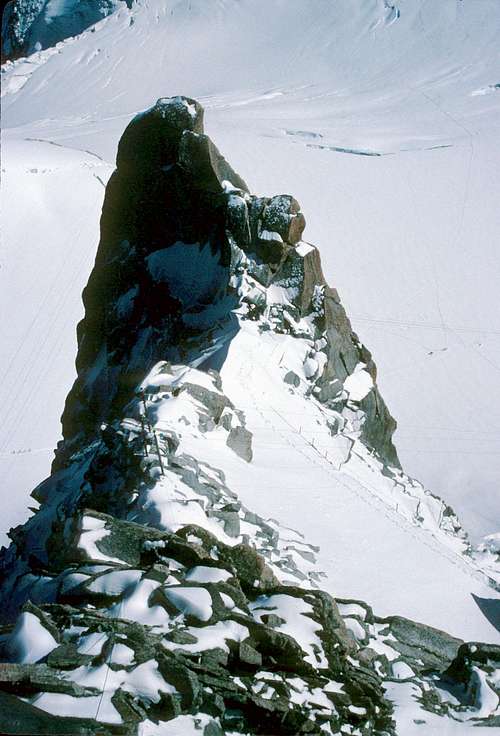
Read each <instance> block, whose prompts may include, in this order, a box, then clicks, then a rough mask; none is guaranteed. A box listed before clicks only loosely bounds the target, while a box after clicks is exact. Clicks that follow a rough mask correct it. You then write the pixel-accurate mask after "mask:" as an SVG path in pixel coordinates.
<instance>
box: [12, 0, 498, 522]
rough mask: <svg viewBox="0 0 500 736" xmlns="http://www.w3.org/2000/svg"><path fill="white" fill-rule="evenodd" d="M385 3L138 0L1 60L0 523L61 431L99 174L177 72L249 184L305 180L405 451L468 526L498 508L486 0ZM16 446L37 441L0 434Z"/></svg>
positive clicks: (298, 188)
mask: <svg viewBox="0 0 500 736" xmlns="http://www.w3.org/2000/svg"><path fill="white" fill-rule="evenodd" d="M393 6H394V7H389V4H388V3H385V2H382V1H380V2H377V1H376V0H357V1H356V2H352V1H351V0H343V2H337V3H330V2H326V0H310V1H309V2H307V3H304V2H300V1H299V0H291V1H290V0H288V1H287V2H279V1H278V0H276V1H275V2H272V3H269V2H263V1H262V0H258V1H257V2H250V0H244V1H243V2H235V1H232V0H220V2H211V3H207V2H206V1H205V0H197V1H191V2H187V1H184V0H183V1H179V0H177V1H174V0H161V1H160V0H158V1H157V2H155V3H152V2H149V3H148V2H146V1H145V0H144V2H138V3H137V4H136V5H135V6H134V7H133V9H132V10H131V11H129V10H126V9H123V10H120V11H118V12H117V13H115V14H114V15H112V16H110V17H108V18H107V19H106V20H104V21H102V22H100V23H99V24H98V25H97V26H96V27H95V29H92V30H89V31H86V32H84V33H83V34H82V35H81V36H79V37H77V38H76V39H68V40H67V41H66V42H64V43H62V44H59V45H58V47H57V48H55V49H49V50H47V51H42V52H39V53H36V54H34V55H33V56H31V57H30V58H29V60H19V61H17V62H15V63H14V64H8V65H6V67H5V68H4V74H3V85H2V92H3V94H4V97H3V106H2V113H3V115H2V118H3V120H2V124H3V151H2V152H3V161H2V167H3V168H4V169H5V172H4V174H3V180H2V198H3V213H4V214H3V230H4V232H5V234H4V238H3V248H4V256H3V264H2V265H3V269H2V277H3V279H4V280H5V283H6V286H5V287H3V288H2V299H5V300H6V305H5V307H6V308H7V309H8V312H9V315H11V316H9V320H8V321H7V322H4V323H3V325H2V341H3V342H2V344H3V345H4V346H5V354H6V357H7V360H12V363H11V365H9V364H8V363H7V364H6V371H7V372H6V374H5V377H4V380H3V381H2V386H1V391H2V397H1V400H2V406H7V408H9V402H11V401H12V399H13V397H14V396H16V402H17V406H16V407H15V410H11V412H10V413H8V414H6V416H5V420H4V422H3V424H2V445H3V450H2V452H4V453H7V454H6V455H4V456H2V458H1V461H2V465H3V467H4V468H5V470H3V471H2V472H3V477H4V478H5V474H6V473H8V476H7V483H8V486H9V489H10V491H9V493H10V494H11V496H12V497H13V498H15V499H16V503H15V505H14V506H13V507H12V517H11V518H7V519H6V522H5V525H6V526H7V527H8V526H9V525H10V524H11V523H15V522H16V521H19V520H20V519H21V518H22V517H23V516H24V514H25V511H24V510H23V509H21V508H19V506H18V502H19V503H23V502H24V499H25V495H24V494H25V493H26V492H28V491H29V489H30V488H31V486H32V484H33V481H34V480H35V477H36V476H38V478H40V477H41V475H43V474H45V473H46V471H47V469H48V461H49V451H48V450H46V449H40V448H48V447H52V446H53V445H54V444H55V442H56V440H57V439H58V436H59V426H58V419H57V415H58V414H59V408H57V407H61V406H62V402H63V397H64V396H65V394H66V393H67V390H68V388H69V385H70V384H71V382H72V379H73V370H72V368H71V364H72V361H73V355H74V347H75V341H74V324H75V322H76V321H77V319H78V317H79V315H80V299H79V293H80V291H81V288H82V287H83V285H84V284H85V282H86V280H87V277H88V273H89V270H90V267H91V264H92V258H93V253H94V252H95V246H96V242H97V223H98V217H99V212H100V207H101V202H102V195H103V188H102V185H101V183H100V182H99V180H98V179H97V178H96V177H95V176H94V174H96V175H97V176H99V177H100V179H102V181H103V182H104V181H106V178H107V176H109V173H110V171H111V167H112V165H113V159H114V154H115V149H116V143H117V139H118V137H119V135H120V133H121V131H122V130H123V128H124V126H125V124H126V122H127V121H128V120H129V119H130V118H131V117H132V116H133V115H134V114H135V112H136V111H138V110H140V109H143V108H144V107H147V106H148V105H150V104H151V102H152V101H153V100H154V99H156V98H157V97H158V96H160V95H167V94H174V93H178V92H182V93H184V94H189V95H192V96H194V97H197V98H198V99H200V100H201V101H202V102H203V104H204V106H205V108H206V109H207V115H206V118H207V120H206V122H207V130H208V132H209V133H210V134H211V135H212V136H213V137H214V139H216V140H217V142H218V144H219V146H220V147H221V149H222V150H223V152H224V153H225V154H226V155H227V157H228V158H229V160H231V162H232V163H233V165H234V166H235V168H236V169H237V170H240V171H242V172H245V173H246V174H247V175H248V179H249V183H250V185H251V187H252V189H253V190H255V191H260V192H262V193H268V192H276V191H280V190H282V191H293V193H294V194H295V195H296V196H297V197H298V199H299V200H300V201H301V203H302V206H303V209H304V211H305V212H306V213H307V214H308V220H309V222H308V229H307V231H306V232H307V237H308V239H309V240H311V241H312V242H315V243H316V244H317V245H318V246H319V248H320V250H321V253H322V256H323V263H324V267H325V272H326V275H327V278H328V279H329V280H330V282H331V283H333V284H334V285H335V286H336V287H338V289H339V292H340V294H341V297H342V299H343V302H344V304H345V306H346V308H347V311H348V313H349V314H350V316H351V317H352V318H353V323H354V326H355V328H356V329H357V331H358V332H359V334H360V336H361V337H362V339H363V341H364V342H366V344H367V345H368V346H369V347H370V348H371V349H372V351H373V353H374V355H375V358H376V360H377V363H378V366H379V384H380V387H381V391H382V394H383V395H384V396H385V398H386V400H387V402H388V404H389V406H390V408H391V410H392V413H393V414H394V415H395V416H396V417H397V419H398V421H399V426H400V429H399V431H398V433H397V434H396V444H397V447H398V450H399V453H400V457H401V459H402V462H403V465H404V467H405V469H406V470H407V471H408V472H410V473H411V474H413V475H415V476H417V477H419V478H420V479H422V480H423V481H424V482H425V483H426V484H427V485H428V486H430V487H431V488H432V489H433V490H434V491H435V492H437V493H439V494H440V495H442V496H443V497H444V498H445V499H446V500H447V501H448V502H450V503H451V504H452V505H453V506H454V507H455V508H456V510H457V511H458V512H459V514H460V516H461V517H462V519H463V520H464V522H465V525H466V527H468V528H469V530H470V531H471V532H472V533H474V534H475V535H480V534H484V533H487V532H491V531H495V530H496V529H497V528H498V524H497V519H498V494H497V492H496V491H497V488H498V481H499V477H500V471H499V468H498V465H499V463H498V460H499V451H498V442H497V438H498V432H499V422H500V392H498V390H497V386H498V373H499V370H500V343H499V338H500V325H499V319H498V307H497V297H496V291H497V282H498V276H499V275H500V274H499V267H498V258H497V254H496V252H494V247H495V230H496V229H497V228H498V225H499V224H500V223H499V214H498V207H497V205H496V203H497V200H498V193H499V177H498V170H499V166H498V164H499V161H498V155H499V154H498V145H497V141H498V125H499V123H498V119H499V118H498V108H499V105H500V92H499V91H498V89H497V88H496V87H495V85H496V84H497V83H498V82H499V81H500V69H499V64H498V56H497V43H496V39H497V38H498V31H499V29H500V8H499V6H498V3H497V2H495V0H491V1H490V0H484V1H482V2H480V3H478V2H470V1H467V0H464V1H461V2H459V1H458V0H457V1H455V0H443V1H442V2H440V3H431V2H428V1H426V0H406V1H403V0H400V2H397V3H393ZM132 51H133V52H132ZM30 138H36V139H43V140H44V141H51V142H54V143H57V144H59V146H63V147H64V148H60V147H59V146H53V145H50V144H48V143H47V142H45V143H35V142H33V141H27V140H26V139H30ZM73 149H78V151H77V152H76V153H75V151H74V150H73ZM339 149H341V150H339ZM86 151H92V153H93V154H95V155H97V156H100V157H102V158H103V159H104V161H103V162H101V161H100V160H99V159H98V158H96V157H95V155H92V154H90V153H86ZM360 153H361V154H363V153H364V154H366V153H372V154H373V153H378V154H382V155H377V156H376V155H359V154H360ZM33 168H36V169H38V170H40V171H41V169H43V168H50V169H51V171H50V172H46V173H44V174H43V176H42V173H38V172H37V173H36V174H35V173H32V172H31V171H30V169H33ZM49 182H50V184H49ZM20 202H23V206H21V207H20V206H19V203H20ZM12 203H14V204H15V205H16V206H13V205H12ZM63 218H64V219H63ZM21 245H22V251H21ZM42 245H43V248H42V247H41V246H42ZM20 258H21V259H22V260H21V263H20V262H19V259H20ZM23 262H24V263H26V266H23V265H22V264H23ZM27 264H29V266H28V265H27ZM29 279H32V281H31V283H30V286H29V288H28V289H27V288H26V283H27V280H29ZM59 281H62V282H63V283H64V284H65V289H64V295H63V294H61V291H60V289H58V288H54V287H55V286H56V285H57V283H59ZM66 286H67V289H68V291H67V292H66ZM19 294H22V295H23V298H22V300H21V299H19ZM20 303H21V304H22V306H19V304H20ZM13 304H15V305H16V308H15V309H12V305H13ZM2 311H4V309H3V310H2ZM30 325H33V326H32V327H30ZM27 332H28V334H26V333H27ZM42 419H43V423H42ZM41 425H43V426H41ZM23 448H24V449H26V448H32V451H33V452H32V453H31V454H28V453H27V454H24V455H12V454H10V453H11V451H12V450H18V449H23ZM35 451H36V453H38V454H35ZM9 478H10V480H9ZM479 497H480V502H479V503H478V498H479ZM21 499H23V501H21Z"/></svg>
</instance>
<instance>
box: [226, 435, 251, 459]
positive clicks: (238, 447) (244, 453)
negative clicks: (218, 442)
mask: <svg viewBox="0 0 500 736" xmlns="http://www.w3.org/2000/svg"><path fill="white" fill-rule="evenodd" d="M226 442H227V446H228V447H230V448H231V450H234V452H235V453H236V454H237V455H239V457H241V459H242V460H246V461H247V463H249V462H250V461H251V459H252V457H253V452H252V433H251V432H249V431H248V429H245V427H234V428H233V429H231V430H230V432H229V434H228V437H227V440H226Z"/></svg>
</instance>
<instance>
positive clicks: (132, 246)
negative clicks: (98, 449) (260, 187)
mask: <svg viewBox="0 0 500 736" xmlns="http://www.w3.org/2000/svg"><path fill="white" fill-rule="evenodd" d="M304 227H305V218H304V215H303V213H302V212H301V210H300V205H299V204H298V202H297V201H296V200H295V199H294V198H293V197H292V196H290V195H278V196H275V197H271V198H262V197H256V196H253V195H250V194H249V192H248V187H247V185H246V184H245V182H244V181H243V179H241V177H240V176H239V175H238V174H236V173H235V172H234V171H233V170H232V168H231V167H230V165H229V164H228V163H227V162H226V161H225V159H224V158H223V156H222V155H221V154H220V152H219V151H218V150H217V148H216V146H215V145H214V144H213V143H212V141H211V140H210V139H209V138H208V137H207V136H206V135H205V134H204V133H203V109H202V107H201V105H199V103H197V102H196V101H194V100H191V99H188V98H181V97H175V98H165V99H160V100H158V102H157V103H156V105H154V106H153V107H152V108H151V109H150V110H147V111H146V112H145V113H142V114H140V115H138V116H137V117H136V118H135V119H134V120H132V122H131V123H130V124H129V125H128V127H127V129H126V130H125V132H124V134H123V136H122V138H121V140H120V143H119V146H118V154H117V168H116V171H115V173H114V174H113V176H112V177H111V180H110V182H109V184H108V187H107V190H106V197H105V201H104V206H103V212H102V218H101V240H100V244H99V248H98V252H97V257H96V262H95V266H94V270H93V272H92V274H91V277H90V279H89V282H88V285H87V287H86V288H85V291H84V295H83V300H84V305H85V317H84V319H83V320H82V322H81V323H80V324H79V326H78V356H77V361H76V367H77V372H78V378H77V380H76V382H75V385H74V386H73V388H72V390H71V392H70V394H69V396H68V399H67V402H66V408H65V411H64V414H63V418H62V422H63V434H64V439H65V446H64V447H65V450H64V452H66V453H67V451H68V450H70V451H71V450H72V449H73V448H74V447H75V446H76V445H77V444H78V443H81V442H83V441H86V440H88V439H89V437H91V436H92V435H93V434H94V433H95V432H96V430H97V429H98V427H99V426H100V425H101V424H102V423H103V422H109V421H111V420H112V419H114V418H116V417H117V416H119V415H120V412H121V411H122V410H123V407H124V406H125V405H126V403H127V401H129V400H130V398H131V396H132V395H133V392H134V390H135V388H136V386H137V385H138V383H139V382H140V381H141V380H142V378H143V376H144V375H145V374H146V373H147V372H148V371H149V370H150V369H151V368H152V366H153V365H154V364H155V363H157V362H158V361H159V360H169V361H171V362H174V363H180V362H184V363H189V362H191V361H192V360H193V358H195V357H196V356H197V355H200V354H202V353H203V351H206V350H208V349H209V346H210V345H211V344H213V343H214V342H215V341H217V339H218V335H220V334H222V333H227V332H228V331H229V332H230V331H231V330H237V324H236V320H235V318H234V315H233V314H232V311H233V310H235V309H236V308H237V307H239V306H241V305H242V304H243V305H247V313H246V314H243V315H242V316H243V318H252V319H259V318H263V321H264V322H266V324H267V325H270V326H271V328H272V329H275V330H277V331H281V332H287V333H290V334H294V323H300V321H301V320H303V319H304V318H305V319H307V320H308V335H307V336H308V337H310V338H312V339H313V340H315V341H317V342H318V344H320V345H321V347H320V348H319V349H318V350H317V351H316V353H318V355H312V356H311V361H310V364H311V366H313V368H314V366H315V365H317V366H318V367H317V369H314V370H312V372H310V374H309V375H308V376H307V378H308V379H309V381H310V384H311V386H310V389H311V392H312V391H313V390H314V391H315V392H316V393H318V394H319V396H320V398H321V399H322V400H324V401H325V403H328V402H329V401H331V400H332V399H333V401H334V405H335V409H336V410H342V408H343V407H344V406H346V405H347V402H349V401H351V404H352V402H354V407H353V408H354V411H359V413H360V430H361V433H362V437H363V439H364V441H365V443H366V444H368V445H369V446H370V447H371V448H373V449H374V450H375V451H376V452H378V453H379V454H380V456H381V457H382V458H383V459H384V461H387V462H388V463H390V464H391V465H393V466H396V467H397V466H398V465H399V463H398V458H397V454H396V451H395V448H394V445H393V444H392V440H391V437H392V433H393V431H394V429H395V427H396V423H395V421H394V420H393V418H392V417H391V415H390V414H389V412H388V410H387V407H386V405H385V403H384V401H383V399H382V397H381V396H380V393H379V391H378V389H377V386H376V368H375V365H374V363H373V361H372V359H371V356H370V353H369V352H368V350H367V349H366V348H365V347H364V346H363V345H361V344H360V342H359V340H358V338H357V336H356V335H355V334H354V333H353V331H352V328H351V325H350V322H349V320H348V318H347V315H346V313H345V310H344V309H343V307H342V305H341V303H340V300H339V297H338V295H337V293H336V291H335V290H334V289H330V288H329V287H328V286H327V285H326V283H325V279H324V276H323V273H322V270H321V262H320V257H319V252H318V251H317V249H316V248H314V247H313V246H311V245H309V244H307V243H303V242H302V241H301V240H300V238H301V236H302V233H303V230H304ZM243 271H245V278H244V279H242V272H243ZM360 369H361V370H363V372H364V374H365V375H366V378H367V379H368V381H369V382H370V386H369V390H368V391H365V392H364V394H363V395H359V396H358V395H356V396H354V395H353V396H350V395H349V393H348V392H345V391H344V393H343V394H342V391H341V390H340V392H339V391H337V393H336V394H333V395H332V393H331V390H330V387H331V386H332V385H335V386H339V387H341V386H342V387H343V384H344V381H345V379H347V378H348V377H349V376H350V375H351V374H353V373H354V372H355V371H356V370H360ZM332 405H333V404H332ZM62 455H63V454H61V455H60V458H59V459H60V461H62Z"/></svg>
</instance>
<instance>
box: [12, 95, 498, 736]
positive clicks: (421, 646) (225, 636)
mask: <svg viewBox="0 0 500 736" xmlns="http://www.w3.org/2000/svg"><path fill="white" fill-rule="evenodd" d="M304 227H305V218H304V215H303V213H302V211H301V208H300V205H299V203H298V202H297V201H296V200H295V199H294V198H293V197H292V196H290V195H278V196H274V197H271V198H268V197H258V196H255V195H252V194H250V192H249V191H248V187H247V185H246V183H245V182H244V180H243V179H242V178H241V177H240V176H239V175H238V174H236V173H235V171H234V170H233V169H232V168H231V166H230V165H229V164H228V163H227V162H226V161H225V159H224V158H223V157H222V155H221V154H220V152H219V151H218V149H217V148H216V147H215V145H214V144H213V143H212V141H211V140H210V138H209V137H208V136H206V135H205V134H204V131H203V109H202V107H201V105H199V103H197V102H195V101H194V100H193V99H189V98H185V97H174V98H162V99H160V100H158V102H157V103H156V104H155V105H154V106H153V107H152V108H150V109H149V110H147V111H145V112H144V113H141V114H139V115H137V116H136V117H135V118H134V119H133V120H132V122H131V123H130V124H129V125H128V126H127V128H126V130H125V132H124V134H123V136H122V138H121V140H120V144H119V146H118V154H117V168H116V171H115V172H114V174H113V176H112V177H111V179H110V181H109V183H108V186H107V188H106V197H105V201H104V206H103V211H102V217H101V239H100V244H99V248H98V252H97V257H96V262H95V265H94V269H93V271H92V273H91V276H90V279H89V282H88V284H87V286H86V288H85V291H84V304H85V316H84V319H83V320H82V322H81V323H80V325H79V328H78V356H77V362H76V364H77V371H78V376H77V379H76V382H75V384H74V386H73V388H72V390H71V392H70V394H69V396H68V400H67V402H66V407H65V411H64V415H63V430H64V439H63V441H62V442H61V443H60V444H59V446H58V448H57V452H56V457H55V460H54V463H53V467H52V474H51V476H50V477H49V478H48V479H47V480H46V481H45V482H43V483H42V484H40V485H39V486H38V487H37V488H36V489H35V491H34V492H33V497H34V498H35V500H36V501H37V502H38V503H39V504H40V507H39V509H38V511H36V512H35V514H34V515H33V516H32V517H31V519H29V520H28V521H27V522H26V523H25V524H24V525H22V526H18V527H16V528H15V529H13V530H12V531H11V533H10V536H11V539H12V544H11V546H10V547H9V549H4V550H3V552H2V555H1V557H0V564H1V569H2V580H3V583H2V586H1V588H0V594H1V597H2V602H3V605H2V618H3V620H4V622H5V624H6V626H5V628H4V629H3V633H2V636H1V639H0V646H1V651H2V659H3V662H4V664H2V665H1V667H0V693H2V694H1V695H0V701H1V702H2V716H1V718H2V720H1V727H2V731H4V732H7V733H9V732H11V733H12V732H14V733H15V732H19V731H20V730H21V731H24V732H26V731H27V730H29V729H33V732H36V733H53V732H54V729H58V730H61V729H62V730H64V731H65V732H68V731H70V732H72V733H82V734H83V733H89V732H91V733H97V732H99V733H124V734H125V733H127V734H142V735H143V736H146V735H148V734H149V735H153V734H162V735H164V734H167V735H168V734H171V735H172V734H187V733H193V734H198V733H203V734H204V736H209V735H211V734H215V735H217V734H221V735H222V734H235V733H241V734H249V733H262V734H276V735H278V734H302V733H303V734H306V733H318V734H319V733H324V734H334V733H339V734H340V733H343V734H366V735H368V734H380V736H383V735H385V736H387V735H388V734H392V733H398V734H403V733H404V734H412V733H421V729H420V727H421V725H425V728H426V730H427V733H436V734H437V733H443V729H447V730H448V731H449V732H450V733H455V732H456V733H457V734H460V733H465V732H467V730H468V729H469V728H470V727H474V726H475V725H478V724H479V725H489V726H495V725H496V724H497V722H498V706H499V688H498V671H499V665H500V646H495V645H494V644H487V643H484V641H488V640H489V641H493V639H494V638H495V636H496V632H495V628H494V626H492V625H491V624H490V623H489V621H491V622H492V623H494V613H495V610H494V608H495V597H496V596H498V593H497V592H496V588H497V585H496V583H495V580H494V579H492V577H491V575H492V574H494V571H493V568H491V569H488V567H487V565H485V561H484V560H483V559H481V558H478V557H474V555H473V554H472V551H471V549H470V547H469V546H468V544H467V540H466V537H465V534H464V533H463V531H462V530H461V528H460V525H459V522H458V520H457V518H456V517H455V516H454V514H453V512H452V510H451V509H450V508H449V507H447V506H446V505H445V504H444V503H443V502H442V501H440V500H439V499H438V498H436V497H435V496H433V495H432V494H430V493H429V492H428V491H425V490H424V489H423V487H422V486H421V485H420V484H418V483H417V482H415V481H413V480H411V479H410V478H408V477H407V476H406V475H405V474H404V473H403V472H402V471H401V469H400V467H399V462H398V458H397V455H396V452H395V449H394V446H393V444H392V440H391V437H392V432H393V430H394V427H395V423H394V420H393V419H392V417H391V416H390V415H389V413H388V411H387V409H386V407H385V404H384V402H383V399H382V397H381V396H380V393H379V391H378V388H377V383H376V369H375V365H374V363H373V361H372V359H371V356H370V353H369V352H368V351H367V349H366V348H365V347H364V346H363V345H362V344H361V343H360V341H359V339H358V337H357V336H356V335H355V334H354V333H353V332H352V328H351V325H350V322H349V320H348V318H347V315H346V313H345V311H344V309H343V307H342V305H341V303H340V301H339V297H338V294H337V292H336V291H335V289H332V288H330V287H328V286H327V285H326V283H325V280H324V277H323V274H322V270H321V263H320V258H319V253H318V251H317V249H316V248H315V247H314V246H313V245H311V244H310V243H308V242H306V241H305V240H303V239H302V235H303V231H304ZM323 479H327V485H326V486H322V484H321V481H322V480H323ZM297 481H298V482H299V485H297ZM297 489H298V490H299V492H300V497H301V501H300V502H299V503H297V502H296V498H297V496H296V495H295V494H296V491H297ZM318 495H319V496H320V497H321V498H322V515H321V518H318V517H316V518H312V519H311V522H312V524H311V523H308V521H307V518H305V509H306V508H309V509H311V508H314V503H313V502H311V503H310V502H309V499H310V498H311V499H312V498H314V497H315V496H318ZM290 496H292V497H293V499H294V501H295V503H292V498H290ZM285 506H286V507H287V508H288V511H286V510H285ZM270 512H273V513H275V512H277V513H276V516H277V519H276V518H269V514H270ZM292 518H293V521H294V523H295V524H296V525H297V522H298V526H299V527H300V531H295V530H294V529H293V528H290V526H289V521H290V520H291V519H292ZM303 531H306V536H305V537H304V536H303V534H302V533H301V532H303ZM325 533H326V534H328V535H330V536H334V537H336V539H334V540H331V541H328V540H325V539H324V538H323V535H324V534H325ZM318 542H320V543H321V546H319V547H318V545H317V543H318ZM350 565H352V566H353V567H352V569H351V571H350V574H349V571H348V568H349V566H350ZM419 568H420V569H419ZM325 572H326V573H327V574H326V575H325ZM422 573H423V574H422ZM386 576H388V578H390V583H391V585H387V579H386ZM444 586H449V588H448V589H447V590H446V606H445V607H443V608H442V609H439V608H438V607H437V606H436V602H437V600H439V592H438V591H439V590H440V591H441V592H442V591H443V588H444ZM391 587H392V589H391ZM377 589H378V591H377ZM377 592H378V595H377ZM360 593H362V596H363V598H365V597H368V596H366V593H369V594H370V595H369V597H370V602H372V601H373V602H375V603H376V607H375V609H372V608H371V607H370V605H369V604H368V603H367V602H366V601H365V600H360V599H359V596H360ZM471 593H472V596H471ZM401 594H402V596H403V597H401ZM441 594H442V593H441ZM332 596H334V597H332ZM448 606H449V607H450V608H448ZM408 611H411V613H412V615H413V616H414V617H415V618H417V619H418V620H419V621H422V622H424V623H415V621H413V620H411V619H409V618H407V617H402V616H401V615H400V614H402V613H404V614H406V613H407V612H408ZM452 612H454V613H455V615H454V616H453V615H452ZM394 613H397V614H399V615H394ZM391 614H392V615H391ZM436 624H437V625H438V626H440V627H441V628H445V624H446V628H447V629H448V631H449V632H450V633H444V631H443V630H440V628H436V627H435V626H436ZM433 625H434V626H433ZM463 638H467V639H471V638H472V639H474V641H473V642H470V643H464V641H463ZM496 638H497V639H498V637H496ZM468 724H470V725H468ZM12 726H14V730H13V731H12V730H11V728H12ZM16 729H17V731H16ZM56 732H57V731H56Z"/></svg>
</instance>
